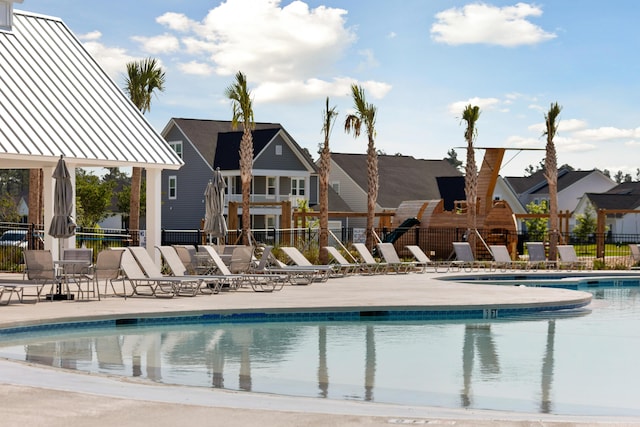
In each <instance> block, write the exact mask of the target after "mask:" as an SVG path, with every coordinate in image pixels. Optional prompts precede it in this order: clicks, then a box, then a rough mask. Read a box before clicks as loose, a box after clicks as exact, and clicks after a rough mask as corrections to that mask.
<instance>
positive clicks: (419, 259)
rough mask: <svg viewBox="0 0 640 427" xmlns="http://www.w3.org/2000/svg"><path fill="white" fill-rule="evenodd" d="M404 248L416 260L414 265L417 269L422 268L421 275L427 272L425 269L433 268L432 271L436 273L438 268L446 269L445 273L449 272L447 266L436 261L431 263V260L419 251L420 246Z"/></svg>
mask: <svg viewBox="0 0 640 427" xmlns="http://www.w3.org/2000/svg"><path fill="white" fill-rule="evenodd" d="M405 247H406V248H407V249H408V250H409V252H411V255H413V257H414V258H415V259H416V265H417V266H418V267H422V273H424V272H425V271H426V270H427V267H433V269H434V271H435V272H436V273H437V272H438V267H440V266H444V267H446V269H447V270H446V271H449V266H448V264H446V265H444V264H441V263H439V262H436V261H431V259H430V258H429V257H428V256H427V254H425V253H424V251H423V250H422V249H420V246H417V245H407V246H405Z"/></svg>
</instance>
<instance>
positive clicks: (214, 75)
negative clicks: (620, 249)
mask: <svg viewBox="0 0 640 427" xmlns="http://www.w3.org/2000/svg"><path fill="white" fill-rule="evenodd" d="M16 9H20V10H28V11H32V12H36V13H39V14H44V15H52V16H57V17H60V18H61V19H62V20H63V21H64V22H65V23H66V24H67V25H68V26H69V27H70V28H71V30H72V31H73V32H74V33H75V34H76V35H77V36H78V38H79V39H80V40H81V41H82V42H83V43H84V45H85V46H86V48H87V49H88V50H89V51H90V52H91V53H92V54H93V55H94V56H95V58H96V59H97V60H98V62H99V63H100V64H102V66H103V67H104V68H105V69H106V71H107V72H108V73H109V74H110V75H111V76H112V77H113V79H114V80H115V81H116V82H117V84H118V85H119V86H120V87H123V86H124V70H125V64H126V63H127V62H129V61H132V60H137V59H142V58H145V57H149V56H150V57H154V58H157V59H159V60H160V61H161V64H162V67H163V68H164V70H165V71H166V78H167V81H166V90H165V91H164V92H162V93H160V94H159V95H158V96H157V97H156V98H155V99H154V100H153V101H152V106H151V112H150V113H147V118H148V120H149V121H150V122H151V124H152V125H153V126H154V127H155V128H156V129H157V130H158V131H161V130H162V129H163V128H164V126H165V125H166V124H167V122H168V121H169V119H170V118H171V117H182V118H197V119H216V120H230V119H231V105H230V102H229V101H228V100H227V99H225V97H224V90H225V88H226V87H227V86H229V84H231V83H232V82H233V79H234V75H235V73H236V72H237V71H242V72H243V73H245V74H246V76H247V78H248V81H249V84H250V89H251V90H252V93H253V96H254V111H255V119H256V121H260V122H278V123H281V124H282V125H283V126H284V127H285V128H286V129H287V130H288V131H289V133H290V134H291V135H292V136H293V137H294V139H296V141H297V142H298V143H299V144H300V145H302V146H303V147H306V148H307V149H309V151H310V152H311V153H312V154H313V155H314V156H315V157H317V148H318V144H319V143H320V142H321V141H322V133H321V128H322V110H323V108H324V104H325V98H326V97H327V96H328V97H329V98H330V103H331V105H335V106H336V107H337V110H338V111H339V116H338V119H337V121H336V125H335V128H334V130H333V133H332V139H331V146H332V151H334V152H343V153H364V152H365V149H366V137H361V138H359V139H354V138H353V136H351V135H346V134H345V133H344V131H343V125H344V117H345V115H346V114H348V113H349V112H350V111H352V101H351V99H350V91H349V88H350V85H351V84H353V83H356V84H358V85H361V86H362V87H363V88H364V89H365V93H366V97H367V101H369V102H371V103H373V104H374V105H376V107H377V108H378V118H377V123H376V129H377V137H376V146H377V148H378V149H379V150H382V151H383V152H385V153H387V154H396V153H400V154H405V155H412V156H414V157H416V158H423V159H440V158H444V157H446V156H447V152H448V151H449V150H450V149H452V148H454V149H455V150H456V151H457V153H458V158H460V159H462V160H464V158H465V156H466V154H465V153H466V151H465V149H464V148H461V147H464V146H465V141H464V137H463V134H464V126H463V124H462V123H461V120H460V117H461V113H462V110H463V108H464V106H465V105H467V104H473V105H478V106H480V108H481V116H480V120H479V121H478V124H477V129H478V135H477V140H476V145H477V146H478V147H508V148H510V149H513V150H509V151H508V152H507V154H506V156H505V162H504V163H505V164H503V168H502V170H501V174H502V175H503V176H514V175H515V176H518V175H523V174H524V170H525V168H526V167H527V166H529V165H538V164H539V163H540V161H541V160H542V159H543V157H544V152H542V151H529V150H526V151H525V150H519V149H521V148H541V149H542V148H544V145H545V139H544V137H542V133H543V130H544V114H545V112H546V111H548V109H549V106H550V105H551V103H553V102H558V103H559V104H560V105H561V106H562V108H563V109H562V114H561V115H560V122H559V130H558V135H557V137H556V140H555V141H556V145H557V150H558V163H559V164H564V163H567V164H570V165H572V166H574V167H575V168H577V169H585V170H586V169H593V168H599V169H608V170H610V171H611V172H612V174H613V173H615V172H617V171H619V170H621V171H623V172H624V173H629V174H631V175H632V176H633V177H634V178H635V177H636V170H637V169H638V168H640V156H639V155H638V154H640V84H639V83H638V81H639V80H640V66H639V63H640V61H639V60H638V59H637V56H638V52H639V51H640V49H638V44H639V43H640V37H639V36H638V34H637V33H638V30H637V22H636V21H637V17H638V10H639V9H640V6H638V3H637V1H635V0H614V1H611V2H603V1H601V0H599V1H595V0H582V1H580V2H576V1H575V0H554V1H550V2H544V3H542V2H541V3H527V2H520V3H518V2H515V1H490V2H463V1H454V0H429V1H426V0H402V1H398V0H395V1H392V0H367V1H354V0H351V1H347V0H342V1H337V0H336V1H334V0H329V1H315V0H308V1H286V0H282V1H278V0H227V1H224V2H221V1H213V0H209V1H205V0H188V1H185V0H135V1H129V0H128V1H124V0H111V1H91V2H87V1H79V0H37V1H36V0H24V1H23V3H22V4H17V5H16ZM482 154H483V153H482V150H477V153H476V157H478V158H481V156H482Z"/></svg>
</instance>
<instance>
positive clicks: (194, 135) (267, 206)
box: [162, 118, 318, 230]
mask: <svg viewBox="0 0 640 427" xmlns="http://www.w3.org/2000/svg"><path fill="white" fill-rule="evenodd" d="M162 135H163V137H164V138H165V139H166V141H167V142H168V143H169V145H170V146H171V147H172V148H173V149H174V151H175V152H176V153H177V154H178V156H180V158H181V159H182V160H183V162H184V164H185V167H183V168H182V169H180V170H177V171H167V173H166V174H163V176H162V213H163V222H162V227H163V228H164V229H167V230H171V229H173V230H178V229H182V230H183V229H192V230H193V229H200V228H201V224H202V220H203V218H204V213H205V207H204V191H205V188H206V186H207V183H208V181H209V179H210V178H211V176H212V173H213V170H214V169H216V168H220V171H221V172H222V175H223V176H224V178H225V182H226V183H227V189H226V191H227V197H226V199H225V212H224V213H225V216H227V215H228V212H229V210H228V204H229V202H238V203H241V201H242V184H241V181H240V166H239V147H240V140H241V138H242V132H241V131H240V130H238V131H234V130H233V129H232V128H231V122H230V121H220V120H197V119H181V118H173V119H171V120H170V121H169V123H168V124H167V126H165V128H164V130H163V131H162ZM253 152H254V162H253V179H252V190H251V202H254V203H256V204H255V205H254V206H252V207H251V219H252V228H255V229H262V228H273V227H276V228H288V227H290V224H282V223H281V212H282V210H281V205H280V203H281V202H285V201H287V202H291V205H292V206H293V207H295V206H297V204H298V202H299V201H300V200H306V202H307V203H308V204H309V205H310V206H312V205H315V204H317V201H318V176H317V171H316V167H315V165H314V163H313V160H312V159H311V157H310V156H309V154H308V153H307V152H306V151H305V150H303V149H302V148H301V147H300V146H299V145H298V144H297V143H296V142H295V140H294V139H293V138H292V137H291V135H289V133H288V132H287V131H286V130H285V129H284V128H283V127H282V126H281V125H280V124H278V123H256V130H254V131H253ZM240 215H242V209H241V207H240V208H239V209H238V216H240Z"/></svg>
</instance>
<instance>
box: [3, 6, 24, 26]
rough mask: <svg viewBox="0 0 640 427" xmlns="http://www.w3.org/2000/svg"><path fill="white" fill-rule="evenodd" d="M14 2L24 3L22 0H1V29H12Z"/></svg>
mask: <svg viewBox="0 0 640 427" xmlns="http://www.w3.org/2000/svg"><path fill="white" fill-rule="evenodd" d="M14 3H22V0H0V30H3V31H11V29H12V27H13V4H14Z"/></svg>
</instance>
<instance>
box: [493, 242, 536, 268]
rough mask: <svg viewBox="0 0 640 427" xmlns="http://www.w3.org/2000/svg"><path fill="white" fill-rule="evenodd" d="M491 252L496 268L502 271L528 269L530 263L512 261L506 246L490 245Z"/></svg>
mask: <svg viewBox="0 0 640 427" xmlns="http://www.w3.org/2000/svg"><path fill="white" fill-rule="evenodd" d="M489 250H490V251H491V256H492V257H493V266H494V267H495V268H500V269H501V270H507V269H512V270H515V269H521V270H526V269H527V268H528V265H529V263H528V262H526V261H519V260H517V261H516V260H512V259H511V254H510V253H509V249H507V247H506V246H505V245H489Z"/></svg>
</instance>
